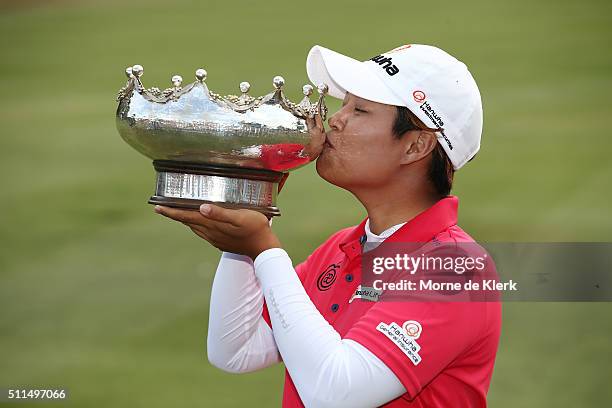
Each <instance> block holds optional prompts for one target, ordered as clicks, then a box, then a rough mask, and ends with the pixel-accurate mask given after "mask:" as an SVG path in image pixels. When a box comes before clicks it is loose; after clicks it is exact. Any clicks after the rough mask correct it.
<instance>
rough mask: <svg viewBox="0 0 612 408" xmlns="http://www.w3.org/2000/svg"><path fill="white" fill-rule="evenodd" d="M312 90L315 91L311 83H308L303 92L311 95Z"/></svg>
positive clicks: (307, 95)
mask: <svg viewBox="0 0 612 408" xmlns="http://www.w3.org/2000/svg"><path fill="white" fill-rule="evenodd" d="M312 91H313V87H312V85H310V84H306V85H304V86H303V87H302V93H303V94H304V96H305V97H307V98H308V97H309V96H310V95H312Z"/></svg>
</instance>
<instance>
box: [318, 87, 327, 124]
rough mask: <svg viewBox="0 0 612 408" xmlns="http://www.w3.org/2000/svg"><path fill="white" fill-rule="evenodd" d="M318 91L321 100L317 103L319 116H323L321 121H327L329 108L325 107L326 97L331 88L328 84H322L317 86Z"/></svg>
mask: <svg viewBox="0 0 612 408" xmlns="http://www.w3.org/2000/svg"><path fill="white" fill-rule="evenodd" d="M317 91H318V92H319V100H318V101H317V111H318V114H319V116H321V120H322V121H325V119H327V106H326V105H325V95H326V94H327V92H328V91H329V87H328V86H327V84H320V85H319V86H317Z"/></svg>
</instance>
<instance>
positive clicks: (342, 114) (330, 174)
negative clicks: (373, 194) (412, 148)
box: [317, 93, 405, 191]
mask: <svg viewBox="0 0 612 408" xmlns="http://www.w3.org/2000/svg"><path fill="white" fill-rule="evenodd" d="M396 115H397V109H396V107H395V106H393V105H385V104H382V103H377V102H372V101H368V100H366V99H362V98H359V97H357V96H355V95H351V94H349V93H347V94H346V97H345V98H344V101H343V103H342V108H341V109H340V110H339V111H338V112H336V113H335V114H334V115H333V116H331V117H330V118H329V120H328V123H329V126H330V129H329V130H328V131H327V132H326V136H327V140H326V142H325V145H324V148H323V151H322V152H321V155H320V156H319V157H318V159H317V172H318V173H319V175H320V176H321V177H322V178H323V179H325V180H327V181H328V182H330V183H332V184H334V185H337V186H338V187H341V188H344V189H347V190H349V191H353V190H354V189H356V188H363V187H366V188H372V187H377V186H380V185H383V184H385V183H387V182H388V181H389V179H390V178H391V177H392V175H393V174H394V173H395V172H396V171H398V170H399V166H400V160H401V158H402V156H403V155H404V153H405V152H404V151H403V148H404V146H405V144H404V143H402V142H400V140H399V139H397V138H396V137H395V136H394V135H393V132H392V127H393V123H394V122H395V118H396Z"/></svg>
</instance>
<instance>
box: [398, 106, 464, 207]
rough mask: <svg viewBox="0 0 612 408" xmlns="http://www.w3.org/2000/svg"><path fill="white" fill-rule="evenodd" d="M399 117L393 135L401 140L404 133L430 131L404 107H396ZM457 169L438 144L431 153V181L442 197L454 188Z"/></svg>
mask: <svg viewBox="0 0 612 408" xmlns="http://www.w3.org/2000/svg"><path fill="white" fill-rule="evenodd" d="M396 108H397V115H396V117H395V122H394V123H393V134H394V135H395V137H397V138H398V139H400V138H401V137H402V136H403V135H404V133H406V132H408V131H410V130H419V129H421V130H430V131H435V129H431V128H428V127H427V126H425V124H424V123H423V122H421V120H420V119H419V118H418V117H417V116H416V115H415V114H414V113H412V112H410V110H409V109H408V108H406V107H404V106H396ZM454 175H455V169H454V168H453V164H452V163H451V161H450V159H449V158H448V156H447V155H446V152H445V151H444V149H443V148H442V146H441V145H440V143H436V147H435V148H434V149H433V150H432V151H431V164H430V166H429V180H430V181H431V183H432V185H433V187H434V189H435V190H436V192H437V193H438V194H440V196H442V197H446V196H447V195H449V193H450V191H451V189H452V188H453V176H454Z"/></svg>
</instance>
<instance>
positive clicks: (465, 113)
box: [306, 44, 482, 170]
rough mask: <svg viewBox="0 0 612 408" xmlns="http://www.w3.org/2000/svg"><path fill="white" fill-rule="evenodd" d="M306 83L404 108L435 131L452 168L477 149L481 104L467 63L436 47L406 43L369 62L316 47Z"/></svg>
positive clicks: (308, 63)
mask: <svg viewBox="0 0 612 408" xmlns="http://www.w3.org/2000/svg"><path fill="white" fill-rule="evenodd" d="M306 70H307V72H308V77H309V78H310V81H311V82H312V83H313V84H315V85H317V86H318V85H320V84H322V83H325V84H327V86H328V87H329V94H330V95H331V96H333V97H336V98H340V99H344V96H345V94H346V93H347V92H350V93H351V94H353V95H356V96H358V97H360V98H364V99H367V100H370V101H374V102H379V103H384V104H388V105H396V106H405V107H407V108H408V109H409V110H410V111H411V112H412V113H414V114H415V115H416V116H417V117H418V118H419V119H420V120H421V121H422V122H423V123H424V124H425V125H427V126H428V127H431V128H435V129H440V130H439V131H437V132H436V135H437V137H438V141H439V142H440V144H441V145H442V147H443V148H444V151H445V152H446V154H447V155H448V157H449V159H450V161H451V162H452V163H453V167H454V168H455V170H457V169H459V168H460V167H462V166H463V165H464V164H465V163H467V162H468V160H470V159H471V158H472V157H474V155H475V154H476V153H477V152H478V149H480V136H481V133H482V102H481V99H480V91H479V90H478V86H477V85H476V82H475V81H474V78H473V77H472V74H470V71H468V69H467V67H466V66H465V64H464V63H463V62H461V61H459V60H458V59H456V58H455V57H453V56H451V55H449V54H447V53H446V52H445V51H442V50H441V49H439V48H436V47H432V46H430V45H420V44H410V45H403V46H401V47H397V48H395V49H393V50H391V51H388V52H385V53H383V54H380V55H378V56H375V57H374V58H372V59H370V60H368V61H364V62H361V61H358V60H356V59H353V58H350V57H347V56H346V55H342V54H339V53H337V52H335V51H332V50H330V49H327V48H324V47H321V46H320V45H315V46H314V47H312V49H311V50H310V52H309V53H308V59H307V60H306Z"/></svg>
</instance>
